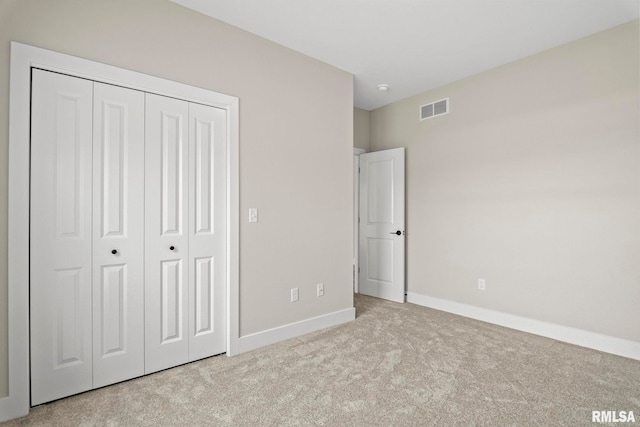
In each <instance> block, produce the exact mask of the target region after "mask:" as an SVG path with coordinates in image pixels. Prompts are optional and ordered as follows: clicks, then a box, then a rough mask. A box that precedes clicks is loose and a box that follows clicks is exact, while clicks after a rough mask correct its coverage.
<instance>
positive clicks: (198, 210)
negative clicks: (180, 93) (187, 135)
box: [192, 107, 216, 234]
mask: <svg viewBox="0 0 640 427" xmlns="http://www.w3.org/2000/svg"><path fill="white" fill-rule="evenodd" d="M192 110H193V107H192ZM192 120H193V124H194V132H195V135H194V136H193V138H194V139H195V147H193V148H194V150H195V153H194V157H195V171H193V173H194V178H195V179H194V181H195V182H194V184H195V188H194V194H195V200H194V203H195V206H194V208H195V218H194V219H195V221H194V226H195V230H194V232H195V233H196V234H213V225H214V205H213V200H214V196H215V194H214V181H213V177H214V171H215V164H214V132H215V126H216V124H215V122H214V121H213V120H211V121H204V120H201V119H200V118H198V117H194V118H192Z"/></svg>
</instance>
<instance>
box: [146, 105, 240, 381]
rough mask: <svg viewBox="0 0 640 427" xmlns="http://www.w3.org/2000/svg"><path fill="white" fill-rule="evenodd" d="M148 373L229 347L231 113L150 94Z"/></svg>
mask: <svg viewBox="0 0 640 427" xmlns="http://www.w3.org/2000/svg"><path fill="white" fill-rule="evenodd" d="M146 100H147V102H146V120H145V126H146V140H145V150H146V172H145V174H146V193H145V194H146V199H145V207H146V224H145V225H146V235H145V240H146V260H145V263H146V265H145V269H146V270H145V271H146V273H145V275H146V284H145V286H146V287H145V316H146V337H145V339H146V346H145V371H146V373H151V372H155V371H158V370H161V369H166V368H169V367H171V366H175V365H179V364H182V363H186V362H189V361H193V360H197V359H202V358H204V357H208V356H213V355H215V354H220V353H223V352H224V351H225V349H226V322H225V320H226V246H225V245H226V197H227V194H226V173H227V172H226V142H227V120H226V111H225V110H222V109H219V108H214V107H210V106H205V105H200V104H195V103H189V102H186V101H180V100H176V99H172V98H166V97H162V96H157V95H150V94H147V96H146Z"/></svg>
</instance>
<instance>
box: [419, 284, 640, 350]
mask: <svg viewBox="0 0 640 427" xmlns="http://www.w3.org/2000/svg"><path fill="white" fill-rule="evenodd" d="M407 302H410V303H413V304H417V305H421V306H424V307H429V308H434V309H436V310H441V311H446V312H448V313H453V314H458V315H460V316H464V317H470V318H472V319H476V320H482V321H483V322H488V323H493V324H495V325H500V326H504V327H507V328H511V329H516V330H519V331H523V332H528V333H530V334H535V335H540V336H543V337H547V338H552V339H554V340H558V341H563V342H567V343H569V344H575V345H579V346H581V347H587V348H591V349H594V350H599V351H603V352H605V353H611V354H615V355H618V356H623V357H628V358H631V359H636V360H640V342H636V341H630V340H624V339H621V338H616V337H612V336H609V335H602V334H598V333H595V332H589V331H585V330H582V329H576V328H571V327H568V326H562V325H556V324H554V323H547V322H543V321H540V320H535V319H529V318H527V317H521V316H516V315H513V314H507V313H502V312H500V311H494V310H489V309H486V308H481V307H475V306H472V305H468V304H462V303H459V302H454V301H449V300H445V299H441V298H434V297H429V296H426V295H420V294H416V293H412V292H408V293H407Z"/></svg>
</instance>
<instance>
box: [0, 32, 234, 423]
mask: <svg viewBox="0 0 640 427" xmlns="http://www.w3.org/2000/svg"><path fill="white" fill-rule="evenodd" d="M32 68H39V69H43V70H46V71H53V72H59V73H63V74H67V75H70V76H75V77H80V78H86V79H90V80H93V81H97V82H102V83H107V84H114V85H118V86H123V87H127V88H131V89H136V90H141V91H144V92H149V93H155V94H158V95H163V96H169V97H174V98H180V99H184V100H186V101H190V102H195V103H200V104H205V105H210V106H212V107H217V108H222V109H225V110H226V111H227V159H226V173H227V206H226V209H227V221H226V225H227V231H226V232H227V236H226V251H227V274H226V287H227V318H226V322H227V324H226V328H227V343H226V347H227V348H226V353H227V356H233V355H235V354H238V352H239V346H238V344H239V332H240V330H239V256H240V253H239V155H238V154H239V153H238V151H239V150H238V135H239V100H238V98H237V97H234V96H230V95H225V94H222V93H218V92H214V91H211V90H207V89H202V88H198V87H195V86H190V85H186V84H183V83H178V82H174V81H171V80H166V79H162V78H159V77H153V76H149V75H146V74H142V73H138V72H135V71H130V70H126V69H123V68H118V67H114V66H110V65H107V64H102V63H99V62H95V61H89V60H86V59H82V58H77V57H74V56H70V55H66V54H62V53H58V52H54V51H50V50H47V49H42V48H38V47H33V46H29V45H25V44H22V43H17V42H12V43H11V71H10V96H9V116H10V120H9V206H8V222H9V224H8V225H9V227H8V272H7V273H8V281H9V290H8V291H9V295H8V321H9V325H8V329H9V330H8V334H9V349H8V356H9V395H8V396H7V397H4V398H1V399H0V414H1V415H0V421H4V420H8V419H12V418H17V417H21V416H24V415H27V414H28V413H29V407H30V392H31V390H30V382H29V360H30V354H29V339H28V337H29V200H30V197H29V168H30V155H29V152H30V139H29V138H30V119H31V117H30V115H31V111H30V104H31V70H32Z"/></svg>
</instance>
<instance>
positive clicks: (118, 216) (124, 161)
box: [93, 83, 144, 388]
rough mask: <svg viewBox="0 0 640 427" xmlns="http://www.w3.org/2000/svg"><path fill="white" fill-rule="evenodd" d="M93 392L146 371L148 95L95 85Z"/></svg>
mask: <svg viewBox="0 0 640 427" xmlns="http://www.w3.org/2000/svg"><path fill="white" fill-rule="evenodd" d="M93 104H94V106H93V111H94V120H93V387H94V388H98V387H102V386H105V385H108V384H113V383H116V382H120V381H124V380H126V379H130V378H134V377H137V376H141V375H143V374H144V93H143V92H140V91H136V90H131V89H125V88H122V87H118V86H112V85H106V84H101V83H94V102H93Z"/></svg>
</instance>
